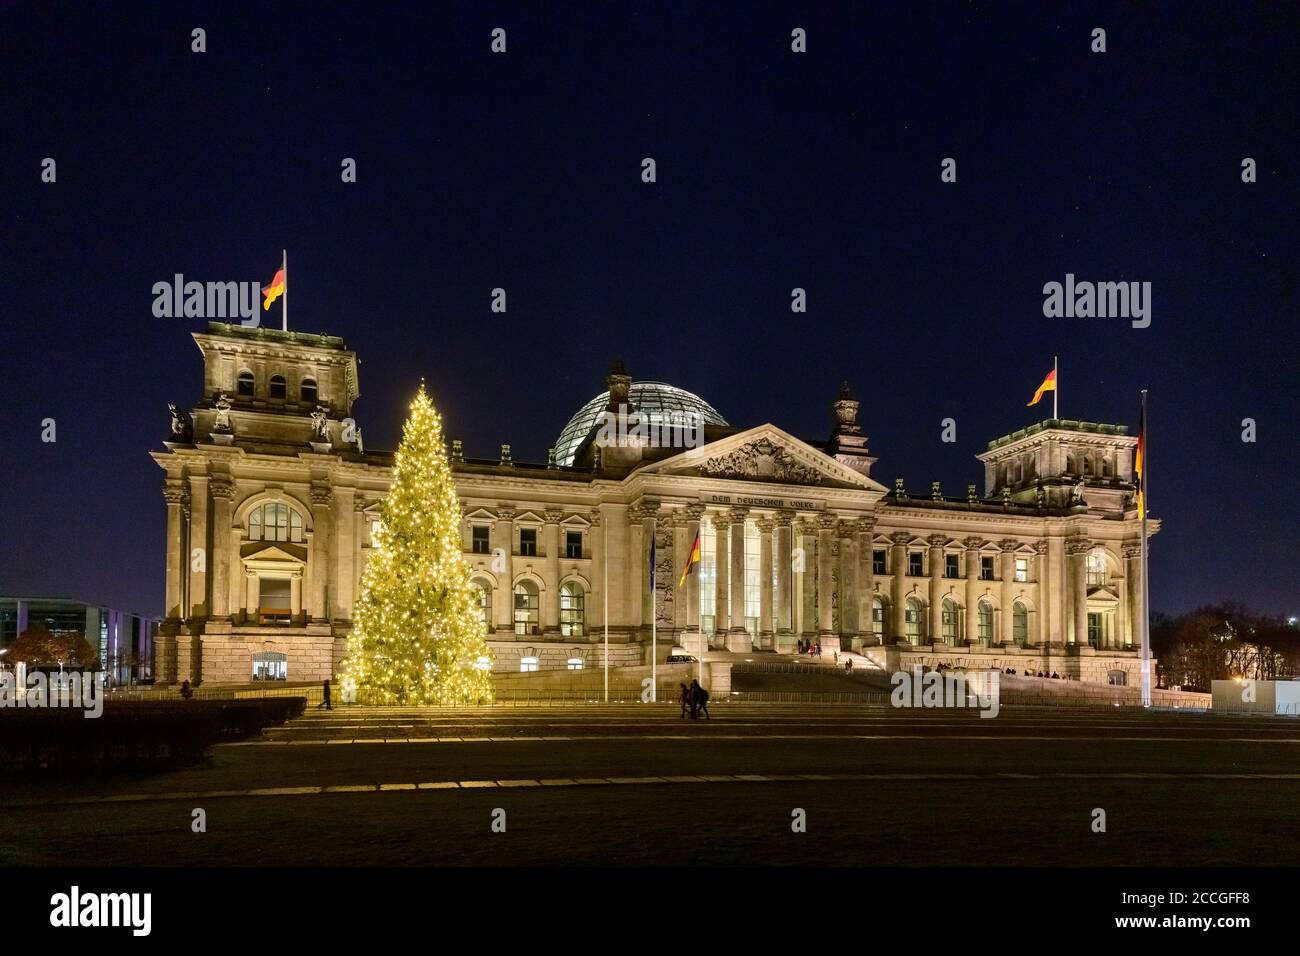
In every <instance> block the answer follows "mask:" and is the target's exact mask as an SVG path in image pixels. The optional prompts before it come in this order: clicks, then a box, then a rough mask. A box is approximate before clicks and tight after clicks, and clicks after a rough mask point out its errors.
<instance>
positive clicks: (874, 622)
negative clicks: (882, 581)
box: [871, 598, 885, 644]
mask: <svg viewBox="0 0 1300 956" xmlns="http://www.w3.org/2000/svg"><path fill="white" fill-rule="evenodd" d="M871 629H872V631H874V632H875V635H876V641H877V642H878V643H881V644H883V643H884V642H885V604H884V602H883V601H881V600H880V598H872V599H871Z"/></svg>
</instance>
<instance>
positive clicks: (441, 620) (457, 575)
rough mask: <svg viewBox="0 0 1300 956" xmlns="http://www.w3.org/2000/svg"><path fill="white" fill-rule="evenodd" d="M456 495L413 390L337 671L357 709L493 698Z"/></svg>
mask: <svg viewBox="0 0 1300 956" xmlns="http://www.w3.org/2000/svg"><path fill="white" fill-rule="evenodd" d="M460 526H461V512H460V499H459V498H458V497H457V495H456V487H455V485H454V484H452V480H451V467H450V466H449V465H448V464H447V453H446V449H445V448H444V447H443V442H442V420H441V419H440V418H439V416H438V413H437V411H435V410H434V407H433V403H432V402H430V401H429V396H428V395H426V394H425V391H424V385H423V384H421V386H420V391H419V393H418V394H417V395H416V396H415V399H414V400H413V401H412V402H411V409H410V415H409V417H408V418H407V419H406V425H405V427H404V428H403V430H402V443H401V446H400V447H399V448H398V449H397V461H396V464H395V465H394V467H393V483H392V486H391V487H390V488H389V490H388V497H387V499H386V500H385V501H384V508H383V514H382V517H381V520H380V523H379V526H378V528H377V529H376V532H375V540H374V546H373V548H372V549H371V551H370V559H369V561H368V562H367V563H366V569H365V572H364V573H363V574H362V576H361V594H360V597H359V598H358V599H357V606H356V610H355V612H354V614H353V627H352V634H351V635H350V636H349V637H348V647H347V654H346V656H345V657H344V660H343V665H342V668H341V678H340V683H341V685H342V687H343V690H344V693H345V696H347V697H351V695H352V692H355V695H356V701H357V702H358V703H362V704H476V703H486V702H488V701H490V700H491V699H492V682H491V679H490V677H489V674H488V669H489V668H490V666H491V664H490V657H489V652H488V647H487V628H486V625H485V624H484V622H483V619H482V617H481V616H480V614H479V608H478V602H477V601H476V600H475V596H474V592H473V590H472V589H471V587H470V583H469V581H470V568H469V565H468V563H466V561H465V557H464V555H463V554H462V552H461V528H460Z"/></svg>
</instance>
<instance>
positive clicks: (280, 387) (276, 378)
mask: <svg viewBox="0 0 1300 956" xmlns="http://www.w3.org/2000/svg"><path fill="white" fill-rule="evenodd" d="M286 391H287V389H286V387H285V384H284V376H283V375H272V376H271V391H270V395H271V397H272V398H284V396H285V393H286Z"/></svg>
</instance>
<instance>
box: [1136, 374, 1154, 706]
mask: <svg viewBox="0 0 1300 956" xmlns="http://www.w3.org/2000/svg"><path fill="white" fill-rule="evenodd" d="M1141 442H1142V445H1141V448H1142V474H1141V476H1140V479H1139V480H1140V481H1141V482H1142V485H1141V492H1140V493H1141V496H1142V499H1141V500H1142V652H1141V653H1142V706H1143V707H1150V706H1151V590H1150V587H1149V586H1148V583H1147V577H1148V575H1147V510H1148V509H1147V502H1148V501H1150V497H1151V496H1150V494H1149V491H1150V481H1149V480H1148V477H1147V476H1148V475H1149V474H1150V473H1151V466H1150V460H1151V436H1150V434H1149V433H1148V432H1147V390H1146V389H1145V388H1144V389H1142V424H1141Z"/></svg>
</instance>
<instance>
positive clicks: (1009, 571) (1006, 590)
mask: <svg viewBox="0 0 1300 956" xmlns="http://www.w3.org/2000/svg"><path fill="white" fill-rule="evenodd" d="M998 547H999V548H1001V549H1002V599H1001V601H1002V621H1001V622H1000V624H1001V627H1000V629H999V630H1000V632H1001V633H1000V636H999V638H998V639H999V640H1000V641H1001V642H1002V643H1003V644H1013V643H1015V637H1014V633H1013V630H1012V627H1013V625H1014V624H1015V621H1014V619H1013V618H1012V612H1013V610H1014V607H1015V598H1014V597H1013V596H1012V588H1013V587H1014V585H1015V583H1016V548H1018V547H1020V542H1019V541H1016V540H1015V539H1013V538H1003V539H1002V540H1001V541H999V542H998Z"/></svg>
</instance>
